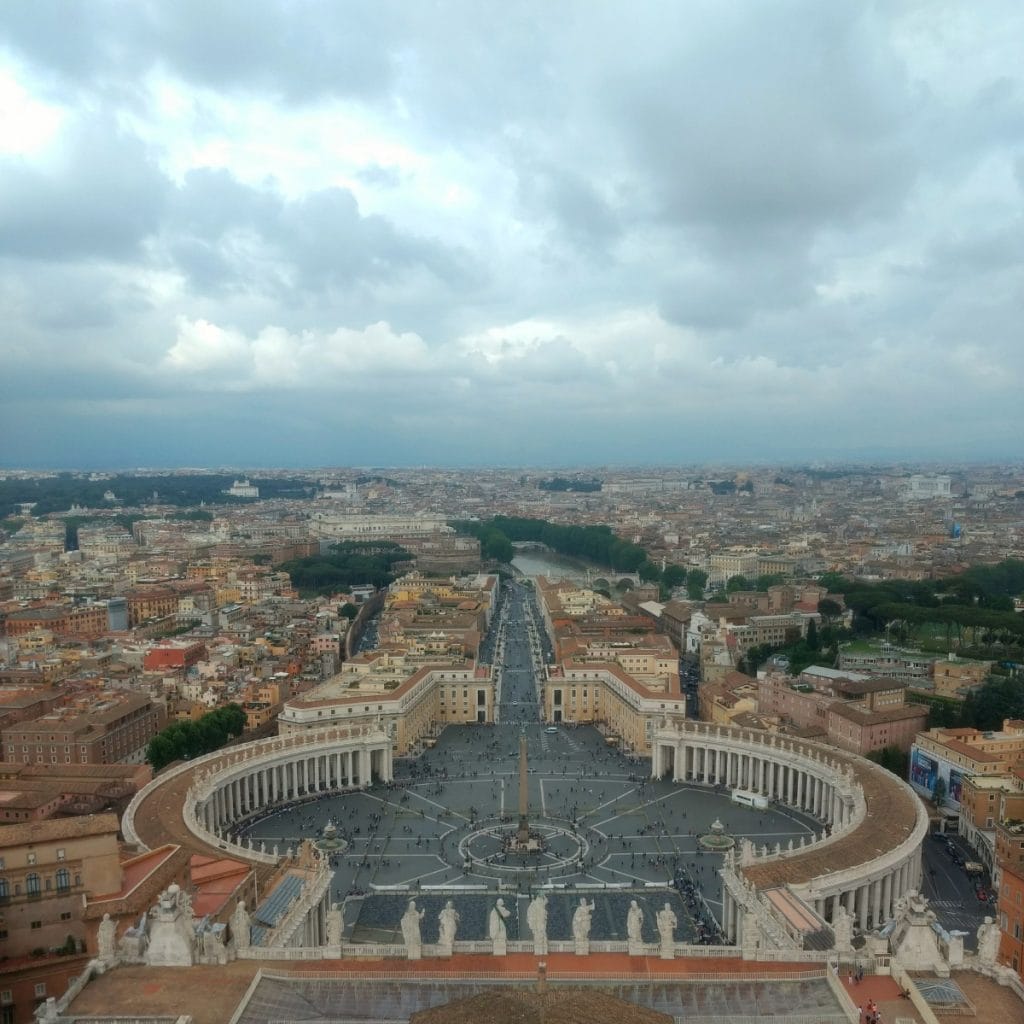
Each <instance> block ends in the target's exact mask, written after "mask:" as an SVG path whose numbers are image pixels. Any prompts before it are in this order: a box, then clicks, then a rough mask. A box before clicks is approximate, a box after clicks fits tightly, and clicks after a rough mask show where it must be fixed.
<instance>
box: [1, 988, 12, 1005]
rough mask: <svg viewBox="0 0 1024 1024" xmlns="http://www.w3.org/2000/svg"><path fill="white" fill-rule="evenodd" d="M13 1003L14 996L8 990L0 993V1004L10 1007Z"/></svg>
mask: <svg viewBox="0 0 1024 1024" xmlns="http://www.w3.org/2000/svg"><path fill="white" fill-rule="evenodd" d="M13 1002H14V995H13V993H12V992H11V990H10V989H9V988H5V989H4V990H3V992H0V1003H2V1004H3V1005H4V1006H10V1004H11V1003H13Z"/></svg>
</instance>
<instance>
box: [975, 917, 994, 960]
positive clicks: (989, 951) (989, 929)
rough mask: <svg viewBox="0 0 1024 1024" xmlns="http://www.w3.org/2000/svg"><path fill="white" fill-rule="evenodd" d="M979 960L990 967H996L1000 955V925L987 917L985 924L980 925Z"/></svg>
mask: <svg viewBox="0 0 1024 1024" xmlns="http://www.w3.org/2000/svg"><path fill="white" fill-rule="evenodd" d="M977 934H978V959H979V960H980V961H981V962H982V963H983V964H985V965H987V966H989V967H993V966H995V962H996V956H997V955H998V953H999V925H997V924H996V923H995V921H993V920H992V918H991V917H986V918H985V920H984V922H983V923H982V924H980V925H978V933H977Z"/></svg>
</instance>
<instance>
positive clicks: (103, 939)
mask: <svg viewBox="0 0 1024 1024" xmlns="http://www.w3.org/2000/svg"><path fill="white" fill-rule="evenodd" d="M116 937H117V922H116V921H114V920H112V919H111V917H110V915H109V914H104V915H103V920H102V921H100V926H99V928H98V929H97V931H96V944H97V947H98V953H99V956H100V959H101V960H110V959H112V958H113V956H114V952H115V939H116Z"/></svg>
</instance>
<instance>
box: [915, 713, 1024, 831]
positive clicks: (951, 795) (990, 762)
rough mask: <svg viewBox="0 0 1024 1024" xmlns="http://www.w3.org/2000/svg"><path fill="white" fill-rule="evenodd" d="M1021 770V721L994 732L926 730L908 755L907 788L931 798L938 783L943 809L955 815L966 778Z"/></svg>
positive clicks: (1023, 762)
mask: <svg viewBox="0 0 1024 1024" xmlns="http://www.w3.org/2000/svg"><path fill="white" fill-rule="evenodd" d="M1020 768H1024V721H1019V720H1017V719H1006V720H1005V721H1004V722H1003V728H1002V729H1001V730H998V731H991V732H981V731H979V730H978V729H944V728H940V729H930V730H928V731H927V732H921V733H919V734H918V735H917V738H916V739H915V741H914V745H913V748H912V749H911V753H910V784H911V786H913V787H914V788H915V789H916V790H917V791H918V792H920V793H923V794H926V795H928V796H931V795H932V793H933V792H934V791H935V787H936V784H937V783H938V782H939V781H941V783H942V787H943V788H944V789H945V799H944V802H945V805H946V806H947V807H950V808H952V809H953V810H957V811H959V809H960V798H961V793H962V790H963V784H964V779H965V778H967V777H968V776H988V777H992V778H999V777H1009V776H1011V775H1012V773H1013V772H1014V770H1016V769H1020Z"/></svg>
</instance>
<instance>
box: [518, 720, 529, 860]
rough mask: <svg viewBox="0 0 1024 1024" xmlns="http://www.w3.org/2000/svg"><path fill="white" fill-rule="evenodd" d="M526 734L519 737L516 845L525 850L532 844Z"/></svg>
mask: <svg viewBox="0 0 1024 1024" xmlns="http://www.w3.org/2000/svg"><path fill="white" fill-rule="evenodd" d="M526 786H527V782H526V734H525V733H520V736H519V830H518V832H517V833H516V845H517V846H519V848H520V849H523V850H525V849H526V848H527V846H528V844H529V842H530V824H529V822H528V821H527V818H526V795H527V788H526Z"/></svg>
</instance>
